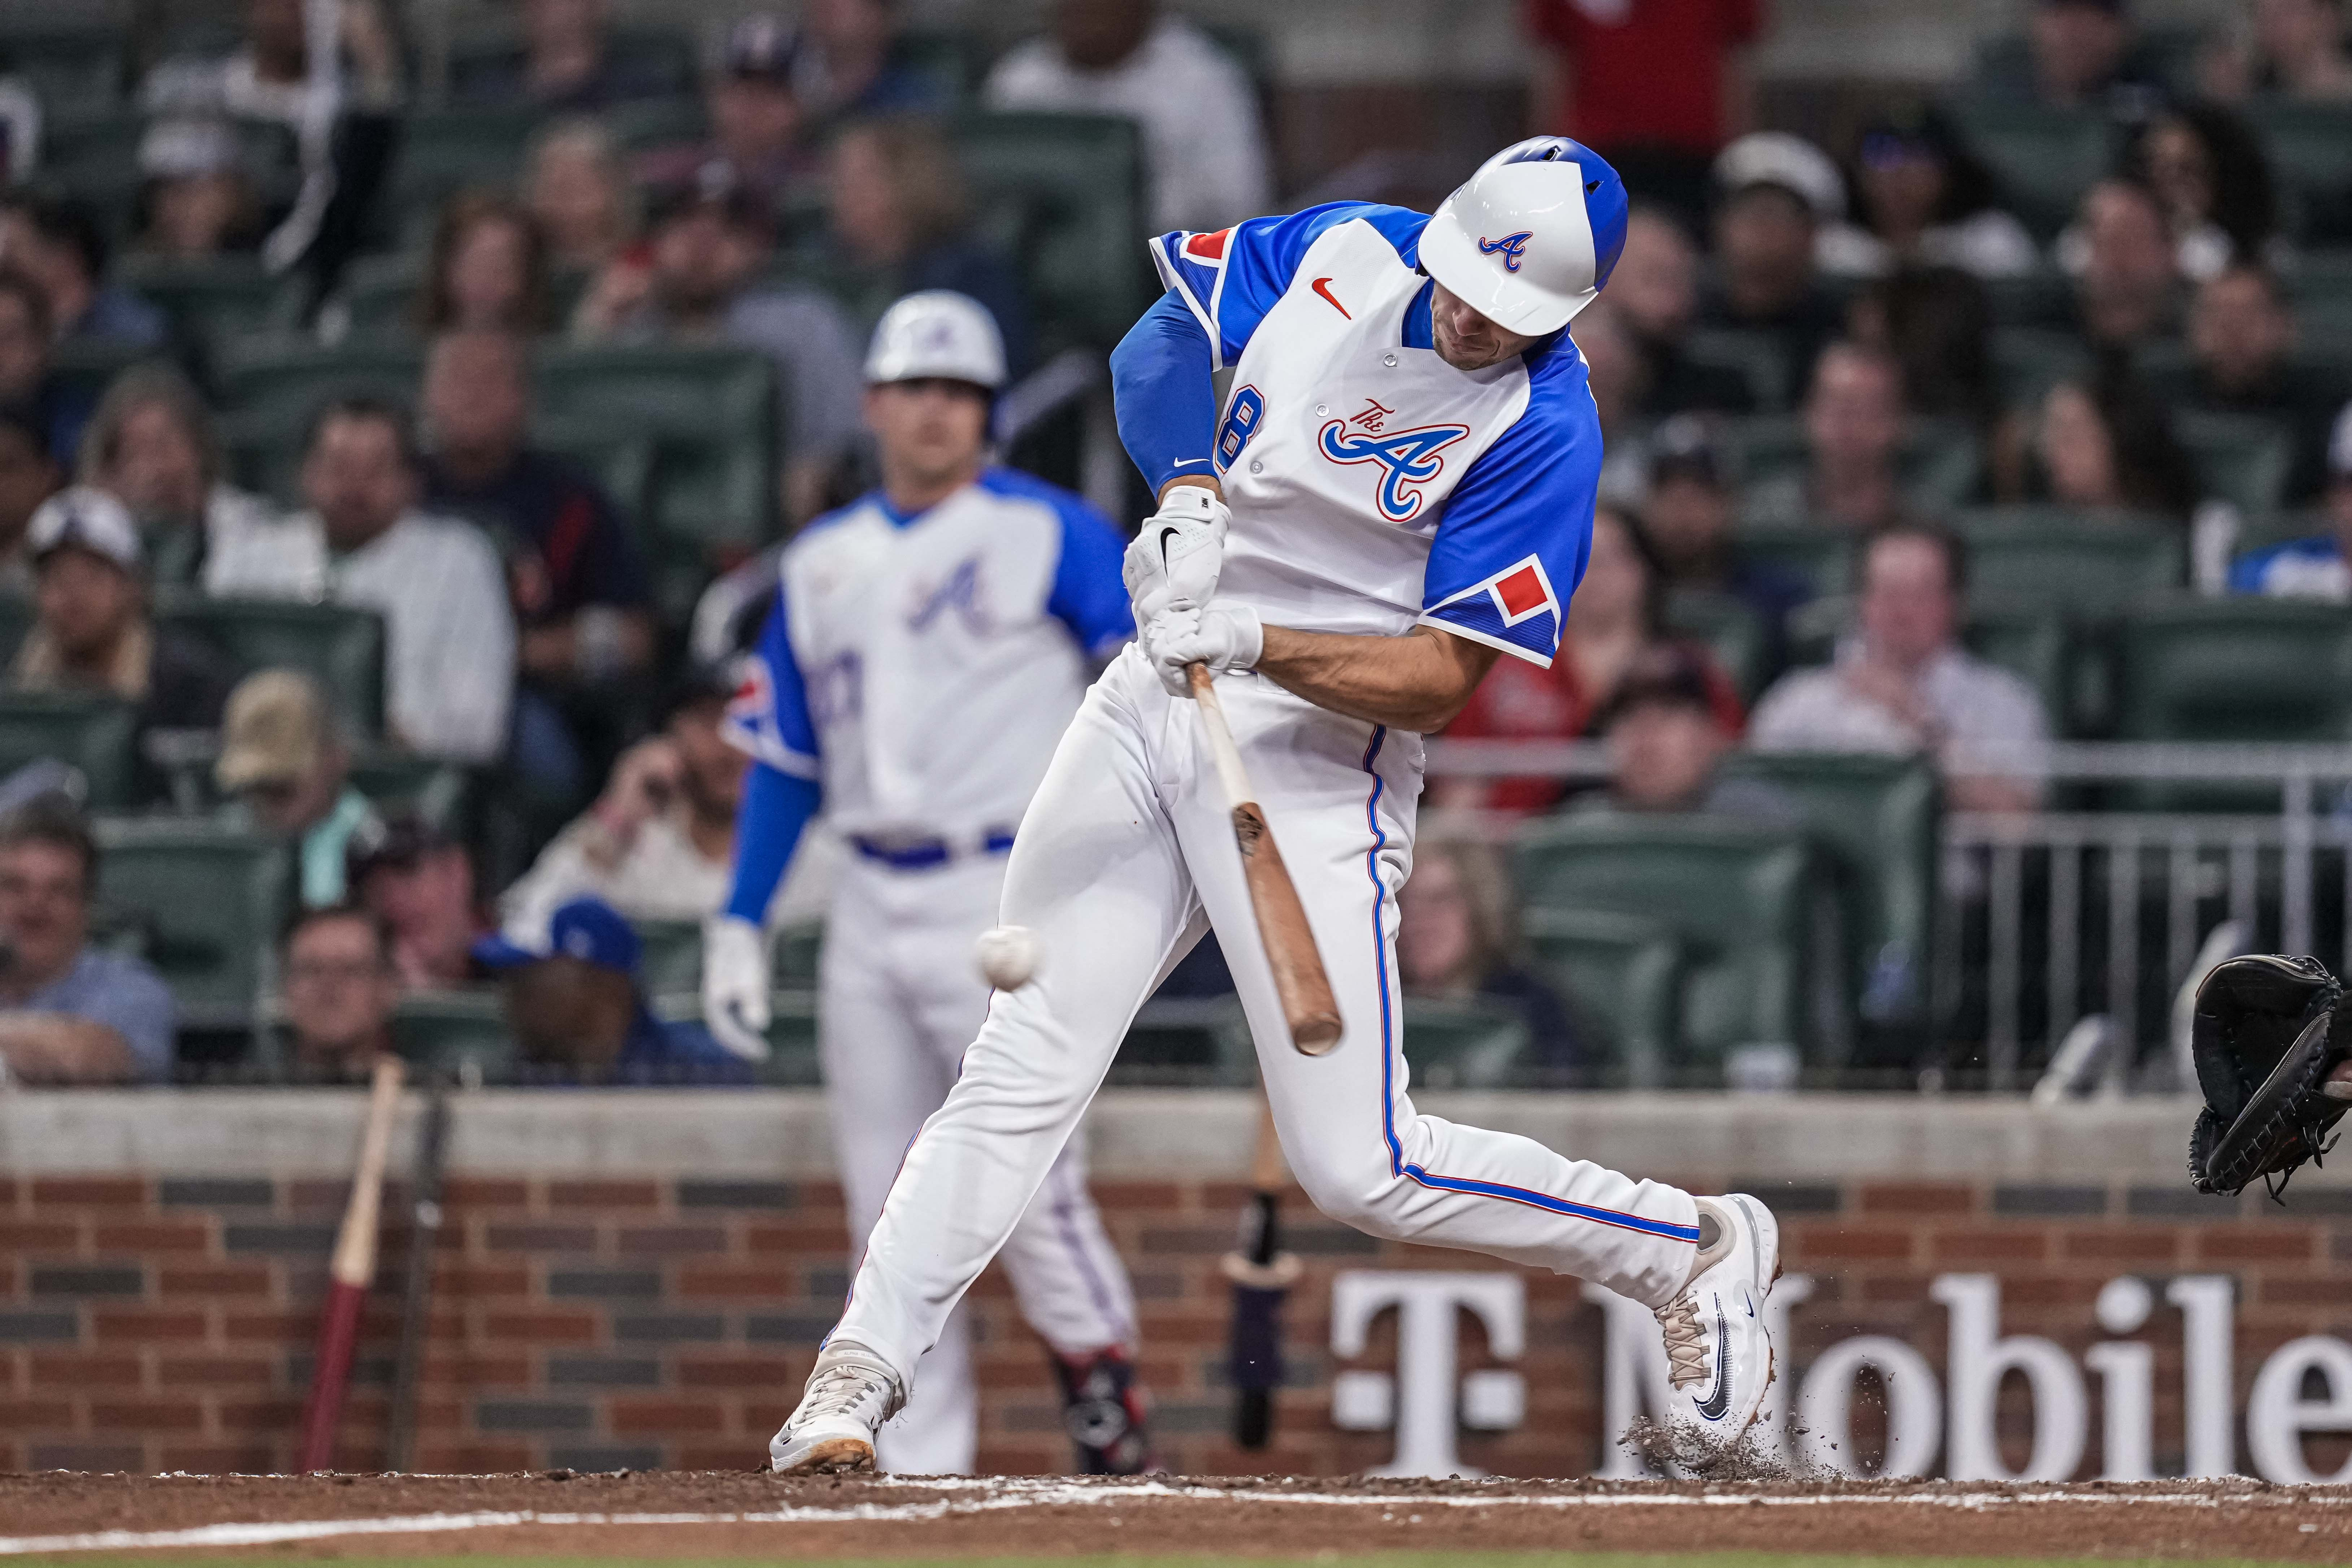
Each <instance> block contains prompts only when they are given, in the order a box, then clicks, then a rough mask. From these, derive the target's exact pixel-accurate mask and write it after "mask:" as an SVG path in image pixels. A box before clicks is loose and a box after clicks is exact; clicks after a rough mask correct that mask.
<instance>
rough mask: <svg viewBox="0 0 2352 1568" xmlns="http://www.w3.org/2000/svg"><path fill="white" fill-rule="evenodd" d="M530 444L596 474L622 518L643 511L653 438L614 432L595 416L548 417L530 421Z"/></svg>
mask: <svg viewBox="0 0 2352 1568" xmlns="http://www.w3.org/2000/svg"><path fill="white" fill-rule="evenodd" d="M530 441H531V445H532V446H534V447H540V448H541V449H542V450H544V451H549V452H555V453H559V454H561V455H562V456H563V457H566V458H571V459H572V461H573V462H575V463H578V464H579V465H580V466H581V467H582V468H585V469H587V470H588V471H589V473H590V474H592V475H593V476H594V477H595V479H596V482H597V483H598V484H600V485H602V486H604V493H605V494H606V495H608V496H610V497H612V498H613V504H614V505H615V506H617V507H619V508H620V509H621V515H622V516H623V517H624V518H627V519H630V520H633V521H634V520H635V519H637V518H640V517H643V516H645V515H646V501H647V500H648V498H649V497H650V495H651V492H652V489H653V479H654V462H655V449H656V448H655V442H654V438H653V437H650V436H635V437H625V436H616V435H614V431H613V427H612V426H611V424H610V423H608V422H606V421H603V420H597V419H564V418H551V417H549V416H545V415H541V416H538V417H536V418H534V419H533V420H532V421H531V426H530Z"/></svg>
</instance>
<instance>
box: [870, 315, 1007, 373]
mask: <svg viewBox="0 0 2352 1568" xmlns="http://www.w3.org/2000/svg"><path fill="white" fill-rule="evenodd" d="M932 376H938V377H940V378H942V379H944V380H948V381H969V382H971V383H972V384H974V385H976V386H984V387H986V388H988V389H989V390H990V391H991V392H993V391H995V390H996V389H997V388H998V387H1000V386H1003V384H1004V334H1003V333H1002V332H1000V331H997V330H996V318H995V317H993V316H992V315H990V314H989V313H988V307H987V306H985V305H982V303H981V302H980V301H979V300H975V299H973V298H972V297H971V296H970V295H969V294H959V293H957V292H955V290H953V289H924V290H922V291H921V292H920V293H918V294H909V295H908V296H907V297H906V298H905V299H903V300H899V301H898V303H897V304H895V305H893V306H891V307H890V308H889V309H888V310H885V311H883V312H882V320H881V321H878V322H877V323H876V324H875V328H874V342H873V343H872V345H871V346H870V347H868V348H867V349H866V385H868V386H877V385H879V384H882V383H883V382H886V381H921V380H925V379H928V378H929V377H932Z"/></svg>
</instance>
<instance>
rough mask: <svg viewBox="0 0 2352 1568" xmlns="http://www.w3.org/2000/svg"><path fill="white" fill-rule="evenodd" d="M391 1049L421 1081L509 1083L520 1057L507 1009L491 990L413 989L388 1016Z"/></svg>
mask: <svg viewBox="0 0 2352 1568" xmlns="http://www.w3.org/2000/svg"><path fill="white" fill-rule="evenodd" d="M392 1038H393V1046H394V1049H396V1050H398V1051H399V1053H400V1057H401V1059H402V1060H403V1061H404V1062H406V1063H407V1064H408V1066H409V1068H410V1070H411V1071H413V1072H415V1073H416V1074H417V1075H418V1076H419V1077H422V1076H424V1075H425V1074H429V1073H442V1074H446V1075H448V1076H450V1077H452V1078H456V1079H460V1080H466V1081H470V1080H477V1079H478V1081H480V1082H484V1083H511V1082H512V1081H513V1080H514V1079H515V1078H516V1077H517V1076H518V1069H519V1068H520V1066H521V1061H522V1058H521V1053H520V1051H519V1050H518V1049H517V1048H516V1046H515V1039H514V1036H513V1035H512V1034H510V1033H509V1031H508V1029H507V1018H506V1008H505V1005H504V1003H503V1000H502V998H501V997H500V996H499V992H498V990H497V989H496V988H495V987H491V986H482V987H479V988H474V989H468V990H464V991H413V992H410V993H409V994H407V995H405V996H403V997H402V998H401V999H400V1005H399V1006H398V1008H397V1009H395V1010H394V1013H393V1016H392Z"/></svg>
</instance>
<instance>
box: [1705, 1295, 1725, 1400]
mask: <svg viewBox="0 0 2352 1568" xmlns="http://www.w3.org/2000/svg"><path fill="white" fill-rule="evenodd" d="M1730 1411H1731V1325H1730V1323H1728V1322H1727V1321H1725V1318H1724V1314H1723V1298H1722V1297H1720V1296H1718V1297H1717V1298H1716V1301H1715V1387H1714V1388H1713V1389H1711V1390H1709V1391H1708V1393H1707V1396H1706V1398H1705V1399H1702V1400H1700V1401H1699V1402H1698V1413H1699V1415H1701V1416H1703V1417H1705V1418H1706V1420H1709V1421H1720V1420H1722V1419H1723V1418H1724V1416H1726V1415H1728V1414H1730Z"/></svg>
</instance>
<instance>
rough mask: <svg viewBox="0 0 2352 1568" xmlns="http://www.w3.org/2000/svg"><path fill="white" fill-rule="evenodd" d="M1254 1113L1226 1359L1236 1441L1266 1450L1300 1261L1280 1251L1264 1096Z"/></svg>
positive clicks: (1272, 1138)
mask: <svg viewBox="0 0 2352 1568" xmlns="http://www.w3.org/2000/svg"><path fill="white" fill-rule="evenodd" d="M1257 1109H1258V1119H1257V1149H1256V1152H1255V1153H1254V1154H1253V1155H1252V1156H1251V1159H1250V1185H1251V1186H1252V1187H1254V1188H1255V1189H1256V1190H1255V1192H1253V1193H1251V1194H1250V1198H1249V1202H1248V1204H1247V1205H1245V1206H1244V1208H1243V1209H1242V1229H1241V1244H1240V1246H1239V1247H1236V1248H1235V1249H1234V1251H1231V1252H1228V1253H1226V1254H1225V1256H1224V1262H1223V1268H1224V1272H1225V1278H1226V1279H1230V1280H1232V1281H1233V1283H1234V1317H1233V1330H1232V1335H1231V1338H1230V1341H1229V1343H1230V1346H1231V1353H1230V1355H1229V1357H1228V1360H1227V1373H1228V1375H1230V1376H1231V1377H1232V1378H1233V1380H1234V1442H1236V1443H1238V1444H1240V1445H1241V1446H1242V1447H1244V1448H1263V1447H1265V1444H1266V1439H1267V1438H1268V1437H1270V1436H1273V1435H1274V1392H1275V1390H1276V1389H1277V1388H1280V1387H1281V1386H1282V1300H1283V1298H1284V1297H1285V1296H1287V1295H1288V1294H1289V1293H1290V1287H1291V1286H1292V1285H1293V1284H1294V1283H1296V1282H1297V1279H1298V1258H1297V1255H1296V1254H1293V1253H1288V1252H1285V1251H1283V1250H1282V1242H1281V1237H1280V1236H1279V1234H1278V1232H1277V1228H1276V1226H1277V1217H1278V1216H1277V1212H1276V1211H1277V1205H1279V1204H1280V1202H1281V1197H1282V1187H1283V1167H1282V1142H1281V1140H1280V1139H1278V1138H1277V1137H1276V1135H1275V1131H1274V1108H1273V1107H1272V1106H1270V1105H1268V1104H1266V1102H1265V1100H1264V1098H1263V1097H1261V1098H1260V1099H1259V1100H1258V1107H1257Z"/></svg>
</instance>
